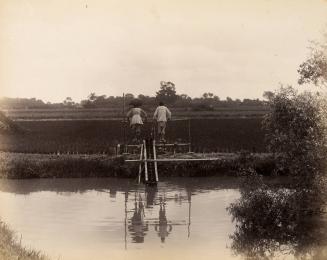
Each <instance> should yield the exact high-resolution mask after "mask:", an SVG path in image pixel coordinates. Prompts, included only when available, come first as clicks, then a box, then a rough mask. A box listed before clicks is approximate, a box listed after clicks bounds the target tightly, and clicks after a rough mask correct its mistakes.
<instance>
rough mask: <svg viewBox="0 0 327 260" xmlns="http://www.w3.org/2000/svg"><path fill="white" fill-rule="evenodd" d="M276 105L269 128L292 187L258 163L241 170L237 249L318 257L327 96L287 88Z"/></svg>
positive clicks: (235, 209) (322, 236)
mask: <svg viewBox="0 0 327 260" xmlns="http://www.w3.org/2000/svg"><path fill="white" fill-rule="evenodd" d="M270 106H271V110H270V112H269V113H268V115H267V116H266V118H265V120H264V124H263V127H264V130H265V131H266V133H267V134H266V139H267V143H268V145H269V150H270V152H272V153H273V155H274V158H275V162H276V165H277V168H276V174H280V173H284V174H285V173H286V174H288V176H289V177H290V185H289V189H276V188H273V187H270V186H268V185H266V184H264V182H263V180H262V178H261V177H260V176H258V174H257V173H256V171H255V170H254V169H253V168H252V167H251V165H253V163H252V164H251V163H250V164H249V163H248V164H247V165H246V166H247V167H244V168H242V169H240V172H241V175H242V176H243V178H244V180H243V182H242V185H241V189H240V190H241V197H240V199H239V200H237V201H236V202H235V203H233V204H232V205H231V206H230V207H229V208H228V210H229V212H230V214H231V215H232V216H233V219H234V220H236V221H237V224H236V231H235V232H234V234H233V235H232V236H231V237H232V240H233V242H232V246H231V248H232V250H233V251H234V252H235V253H237V254H241V255H244V256H245V257H246V258H247V259H270V257H273V256H276V253H277V254H278V253H280V252H282V253H284V254H285V253H286V254H290V253H292V254H296V255H297V256H301V257H311V258H305V259H313V257H314V255H315V254H316V247H319V246H321V245H322V244H323V243H324V241H325V240H326V232H325V231H323V229H322V226H321V223H322V220H323V216H324V212H325V208H326V200H325V198H326V161H327V156H326V144H327V142H326V138H327V131H326V130H327V128H326V122H327V121H326V98H325V97H324V96H321V95H319V94H313V93H308V92H305V93H301V94H299V93H298V92H297V91H296V90H294V89H293V88H292V87H286V88H284V87H282V88H281V89H280V90H278V91H276V92H275V93H274V96H273V98H272V99H271V100H270ZM249 165H250V167H248V166H249Z"/></svg>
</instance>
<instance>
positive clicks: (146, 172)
mask: <svg viewBox="0 0 327 260" xmlns="http://www.w3.org/2000/svg"><path fill="white" fill-rule="evenodd" d="M143 146H144V148H143V149H144V175H145V181H146V182H147V181H148V161H147V159H148V158H147V154H146V143H145V140H143Z"/></svg>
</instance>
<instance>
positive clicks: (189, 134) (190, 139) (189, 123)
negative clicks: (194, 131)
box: [188, 118, 192, 153]
mask: <svg viewBox="0 0 327 260" xmlns="http://www.w3.org/2000/svg"><path fill="white" fill-rule="evenodd" d="M191 142H192V138H191V119H190V118H189V119H188V143H189V145H188V152H189V153H191Z"/></svg>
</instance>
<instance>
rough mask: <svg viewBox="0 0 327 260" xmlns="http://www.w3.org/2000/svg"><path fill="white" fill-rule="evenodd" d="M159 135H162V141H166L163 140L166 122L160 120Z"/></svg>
mask: <svg viewBox="0 0 327 260" xmlns="http://www.w3.org/2000/svg"><path fill="white" fill-rule="evenodd" d="M161 123H162V124H161V136H162V141H163V142H166V140H165V134H166V122H161Z"/></svg>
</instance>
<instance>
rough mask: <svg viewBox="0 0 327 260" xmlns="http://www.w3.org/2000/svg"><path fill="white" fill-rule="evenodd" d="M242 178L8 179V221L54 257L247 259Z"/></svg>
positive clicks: (3, 191)
mask: <svg viewBox="0 0 327 260" xmlns="http://www.w3.org/2000/svg"><path fill="white" fill-rule="evenodd" d="M239 196H240V194H239V191H238V184H237V180H236V179H235V178H217V177H215V178H197V179H195V178H194V179H192V178H184V179H168V180H166V181H162V182H160V183H159V185H158V187H145V186H144V185H136V184H135V183H134V181H132V180H126V179H60V180H55V179H54V180H49V179H47V180H6V181H4V180H2V181H1V182H0V203H1V204H0V205H1V207H0V216H1V218H2V219H3V220H4V221H5V222H6V223H8V224H9V225H10V226H11V228H12V229H14V230H15V231H17V233H18V234H22V243H23V244H24V245H26V246H31V247H32V248H36V249H39V250H42V251H44V252H46V253H47V254H48V255H50V256H51V257H52V258H53V259H65V260H66V259H67V260H70V259H72V260H74V259H81V260H84V259H99V260H102V259H150V258H151V259H155V258H158V259H168V258H169V259H181V258H187V259H241V257H240V256H237V255H233V253H232V252H231V250H230V248H229V247H230V245H231V239H230V235H231V234H233V232H234V230H235V224H234V223H232V220H231V216H230V215H229V214H228V212H227V211H226V207H228V206H229V205H230V203H231V202H233V201H235V200H236V199H237V198H238V197H239Z"/></svg>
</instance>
